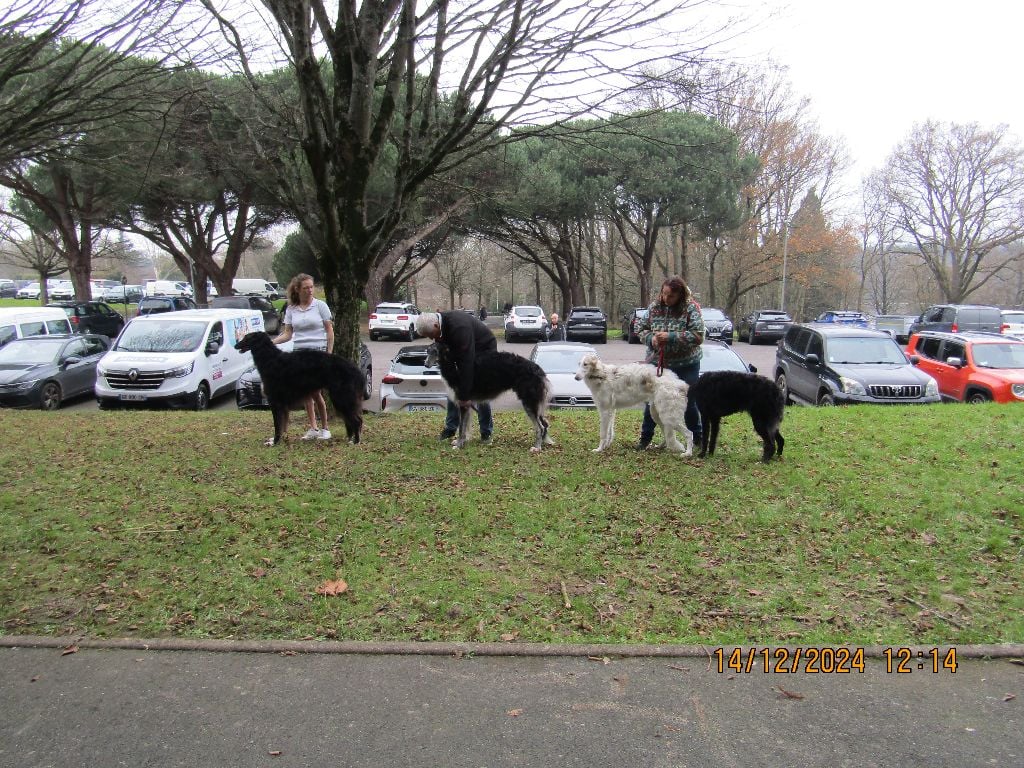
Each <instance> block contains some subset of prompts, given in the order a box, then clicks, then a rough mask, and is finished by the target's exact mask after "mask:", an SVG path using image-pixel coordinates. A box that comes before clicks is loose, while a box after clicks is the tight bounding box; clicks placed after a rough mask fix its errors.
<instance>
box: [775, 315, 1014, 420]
mask: <svg viewBox="0 0 1024 768" xmlns="http://www.w3.org/2000/svg"><path fill="white" fill-rule="evenodd" d="M775 382H776V384H778V386H779V388H780V389H781V390H782V391H783V393H784V394H785V395H786V399H787V402H794V401H795V402H802V403H807V404H811V405H840V404H846V403H877V404H892V403H934V402H939V401H940V400H946V401H957V402H966V403H982V402H988V401H992V400H994V401H996V402H1000V403H1011V402H1024V340H1020V339H1017V338H1014V337H1011V336H1007V335H1005V334H999V333H985V332H960V333H952V332H946V331H920V332H916V333H913V334H911V336H910V340H909V342H908V344H907V346H906V348H905V349H904V348H902V347H900V346H899V345H898V344H897V342H896V341H895V339H894V338H893V337H892V335H890V334H888V333H886V332H884V331H878V330H870V329H862V328H855V327H849V326H842V325H837V324H825V323H808V324H805V325H799V324H797V325H792V326H790V328H789V329H788V330H787V331H786V334H785V336H784V337H783V339H782V342H781V343H780V344H779V348H778V351H777V352H776V357H775Z"/></svg>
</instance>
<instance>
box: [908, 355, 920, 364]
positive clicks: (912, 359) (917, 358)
mask: <svg viewBox="0 0 1024 768" xmlns="http://www.w3.org/2000/svg"><path fill="white" fill-rule="evenodd" d="M907 359H908V360H909V361H910V364H911V365H918V364H920V362H921V358H920V356H919V355H910V356H909V357H908V358H907Z"/></svg>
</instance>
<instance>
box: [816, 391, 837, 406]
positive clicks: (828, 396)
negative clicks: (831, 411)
mask: <svg viewBox="0 0 1024 768" xmlns="http://www.w3.org/2000/svg"><path fill="white" fill-rule="evenodd" d="M835 404H836V399H835V398H834V397H832V393H831V392H822V393H821V394H820V395H818V405H821V406H825V407H831V406H833V405H835Z"/></svg>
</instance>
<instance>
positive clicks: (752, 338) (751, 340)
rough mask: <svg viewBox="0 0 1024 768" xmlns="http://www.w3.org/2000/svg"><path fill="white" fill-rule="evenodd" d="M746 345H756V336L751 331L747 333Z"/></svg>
mask: <svg viewBox="0 0 1024 768" xmlns="http://www.w3.org/2000/svg"><path fill="white" fill-rule="evenodd" d="M747 343H748V344H750V346H754V345H755V344H757V335H756V334H755V333H754V331H753V330H751V331H748V332H747Z"/></svg>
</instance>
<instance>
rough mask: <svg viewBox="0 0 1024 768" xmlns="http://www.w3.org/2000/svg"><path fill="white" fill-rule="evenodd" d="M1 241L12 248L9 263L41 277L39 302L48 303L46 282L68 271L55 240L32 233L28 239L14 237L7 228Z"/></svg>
mask: <svg viewBox="0 0 1024 768" xmlns="http://www.w3.org/2000/svg"><path fill="white" fill-rule="evenodd" d="M0 240H6V241H7V242H8V243H10V245H11V248H10V249H9V250H8V251H7V254H6V255H7V259H6V261H7V263H9V264H12V265H13V266H16V267H20V268H22V269H30V270H32V271H33V272H34V273H35V274H36V275H38V276H39V300H40V302H41V303H42V304H46V302H47V295H46V294H47V291H46V281H47V279H48V278H51V277H57V276H58V275H63V274H64V273H65V272H67V271H68V265H67V263H66V262H65V261H64V258H63V257H62V255H61V254H60V252H58V251H57V250H56V249H55V248H54V247H53V240H52V239H48V238H46V237H44V236H43V235H38V234H35V233H32V234H31V235H29V236H28V237H27V238H24V239H20V238H17V237H15V236H13V233H12V232H11V230H9V229H7V228H5V231H4V233H3V236H2V237H0Z"/></svg>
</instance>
